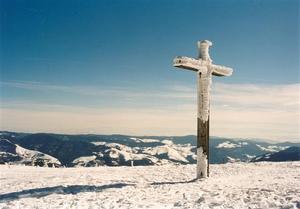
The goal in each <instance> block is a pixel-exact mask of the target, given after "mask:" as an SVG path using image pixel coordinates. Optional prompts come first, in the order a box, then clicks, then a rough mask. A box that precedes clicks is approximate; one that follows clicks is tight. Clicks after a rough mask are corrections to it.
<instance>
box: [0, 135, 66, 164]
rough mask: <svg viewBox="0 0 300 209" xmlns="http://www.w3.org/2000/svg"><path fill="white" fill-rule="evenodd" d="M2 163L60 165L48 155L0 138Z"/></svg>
mask: <svg viewBox="0 0 300 209" xmlns="http://www.w3.org/2000/svg"><path fill="white" fill-rule="evenodd" d="M3 163H10V164H24V165H37V166H50V167H58V166H61V163H60V162H59V160H57V159H56V158H54V157H52V156H50V155H47V154H44V153H41V152H38V151H34V150H29V149H25V148H23V147H21V146H19V145H17V144H13V143H12V142H10V141H9V140H7V139H0V164H3Z"/></svg>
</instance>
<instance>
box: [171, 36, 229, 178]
mask: <svg viewBox="0 0 300 209" xmlns="http://www.w3.org/2000/svg"><path fill="white" fill-rule="evenodd" d="M210 46H212V43H211V42H210V41H207V40H204V41H198V49H199V56H198V59H194V58H190V57H181V56H178V57H176V58H175V59H174V65H173V66H174V67H178V68H183V69H187V70H192V71H195V72H197V78H198V79H197V83H198V91H197V94H198V96H197V98H198V116H197V178H205V177H208V176H209V112H210V110H209V108H210V88H211V81H212V75H215V76H230V75H231V74H232V71H233V70H232V69H231V68H228V67H224V66H220V65H214V64H212V60H211V59H210V56H209V53H208V50H209V47H210Z"/></svg>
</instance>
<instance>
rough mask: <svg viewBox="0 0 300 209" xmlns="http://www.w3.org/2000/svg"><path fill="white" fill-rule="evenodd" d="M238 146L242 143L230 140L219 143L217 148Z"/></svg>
mask: <svg viewBox="0 0 300 209" xmlns="http://www.w3.org/2000/svg"><path fill="white" fill-rule="evenodd" d="M236 147H241V144H235V143H232V142H230V141H226V142H223V143H221V144H218V146H217V148H229V149H231V148H236Z"/></svg>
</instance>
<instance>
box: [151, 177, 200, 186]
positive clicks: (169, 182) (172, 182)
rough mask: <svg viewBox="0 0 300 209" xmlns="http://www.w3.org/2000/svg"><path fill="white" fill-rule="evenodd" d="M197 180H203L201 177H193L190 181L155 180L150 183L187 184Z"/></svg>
mask: <svg viewBox="0 0 300 209" xmlns="http://www.w3.org/2000/svg"><path fill="white" fill-rule="evenodd" d="M197 181H202V180H201V179H196V178H195V179H192V180H189V181H166V182H153V183H151V184H150V185H164V184H187V183H193V182H197Z"/></svg>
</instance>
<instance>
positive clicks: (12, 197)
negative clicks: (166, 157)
mask: <svg viewBox="0 0 300 209" xmlns="http://www.w3.org/2000/svg"><path fill="white" fill-rule="evenodd" d="M210 170H211V173H210V177H209V178H207V179H203V180H195V179H194V177H195V175H196V166H195V165H178V166H177V165H164V166H138V167H90V168H83V167H79V168H43V167H30V166H15V165H14V166H9V165H1V166H0V208H3V209H4V208H5V209H8V208H20V209H25V208H30V209H31V208H43V209H47V208H91V209H92V208H156V209H157V208H216V209H217V208H219V209H221V208H226V209H227V208H236V209H243V208H286V209H287V208H300V195H299V194H300V162H299V161H298V162H284V163H269V162H268V163H265V162H261V163H227V164H219V165H216V164H215V165H211V167H210Z"/></svg>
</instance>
